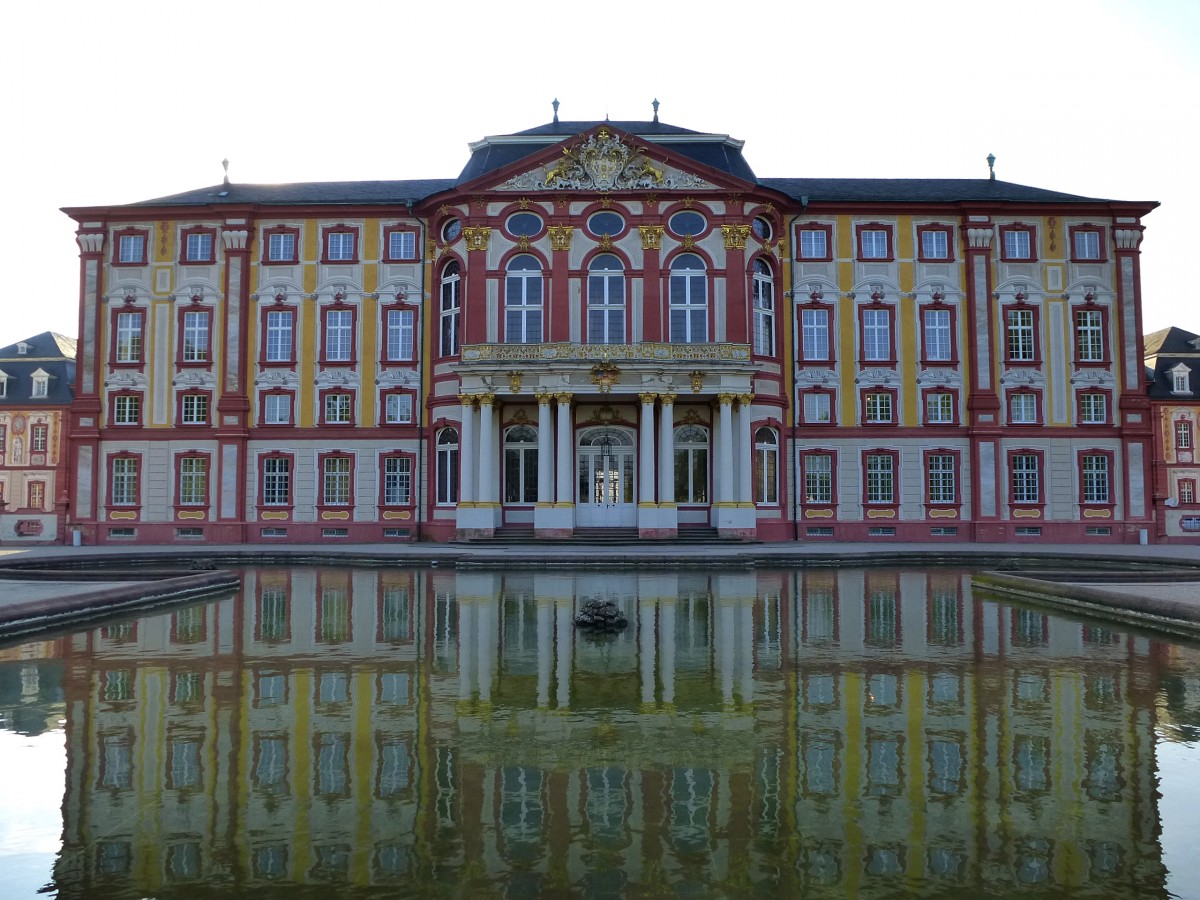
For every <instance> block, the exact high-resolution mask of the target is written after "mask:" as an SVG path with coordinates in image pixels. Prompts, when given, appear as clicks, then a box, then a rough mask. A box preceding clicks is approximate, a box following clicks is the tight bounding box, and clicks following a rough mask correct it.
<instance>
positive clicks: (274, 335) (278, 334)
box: [265, 309, 295, 363]
mask: <svg viewBox="0 0 1200 900" xmlns="http://www.w3.org/2000/svg"><path fill="white" fill-rule="evenodd" d="M294 321H295V313H294V312H293V311H292V310H290V309H272V310H268V311H267V337H266V342H265V350H266V361H267V362H269V363H290V362H291V361H292V335H293V331H294V328H293V323H294Z"/></svg>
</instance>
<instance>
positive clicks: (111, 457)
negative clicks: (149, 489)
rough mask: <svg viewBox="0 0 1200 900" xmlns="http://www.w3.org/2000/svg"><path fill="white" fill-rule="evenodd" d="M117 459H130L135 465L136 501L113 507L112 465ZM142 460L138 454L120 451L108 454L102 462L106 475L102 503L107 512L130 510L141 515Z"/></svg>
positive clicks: (143, 470)
mask: <svg viewBox="0 0 1200 900" xmlns="http://www.w3.org/2000/svg"><path fill="white" fill-rule="evenodd" d="M118 459H126V460H128V459H131V460H133V461H134V462H135V463H136V464H137V470H136V471H137V499H136V500H134V502H133V503H121V504H118V505H115V504H114V503H113V463H114V462H115V461H116V460H118ZM143 462H144V460H143V459H142V456H141V454H139V453H130V452H129V451H128V450H120V451H118V452H116V453H110V454H108V456H107V458H106V459H105V461H104V470H105V472H106V473H107V478H106V479H105V481H106V484H105V485H104V503H105V506H106V507H107V508H108V509H109V510H113V509H120V510H130V511H133V512H135V513H139V514H140V513H141V509H142V494H143V492H144V488H145V485H144V483H143V482H144V480H145V475H146V472H145V466H144V465H143V464H142V463H143Z"/></svg>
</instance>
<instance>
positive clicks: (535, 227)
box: [508, 212, 542, 237]
mask: <svg viewBox="0 0 1200 900" xmlns="http://www.w3.org/2000/svg"><path fill="white" fill-rule="evenodd" d="M508 230H509V233H510V234H515V235H516V236H517V237H533V236H534V235H535V234H537V233H538V232H540V231H541V230H542V218H541V216H539V215H536V214H534V213H531V212H519V213H514V214H513V215H511V216H509V217H508Z"/></svg>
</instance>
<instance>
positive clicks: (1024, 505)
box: [1004, 447, 1047, 519]
mask: <svg viewBox="0 0 1200 900" xmlns="http://www.w3.org/2000/svg"><path fill="white" fill-rule="evenodd" d="M1018 456H1033V457H1036V458H1037V461H1038V464H1037V466H1038V496H1037V500H1034V501H1025V500H1022V501H1019V502H1018V501H1017V500H1016V499H1015V496H1014V491H1013V487H1014V485H1013V460H1014V459H1015V458H1016V457H1018ZM1004 474H1005V476H1006V481H1007V482H1008V505H1009V507H1010V508H1011V509H1037V510H1038V511H1039V513H1040V511H1041V509H1042V507H1044V506H1045V505H1046V474H1047V473H1046V451H1044V450H1031V449H1028V448H1024V447H1014V448H1012V449H1010V450H1008V452H1007V454H1006V457H1005V467H1004ZM1038 518H1039V519H1040V518H1041V516H1040V514H1039V516H1038Z"/></svg>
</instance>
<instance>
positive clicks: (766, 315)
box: [754, 259, 775, 356]
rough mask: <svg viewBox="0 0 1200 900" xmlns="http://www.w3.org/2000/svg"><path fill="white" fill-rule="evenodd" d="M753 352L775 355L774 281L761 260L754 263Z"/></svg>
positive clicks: (761, 354) (768, 268)
mask: <svg viewBox="0 0 1200 900" xmlns="http://www.w3.org/2000/svg"><path fill="white" fill-rule="evenodd" d="M754 352H755V353H756V354H757V355H758V356H774V355H775V279H774V278H773V277H772V275H771V267H770V266H768V265H767V264H766V263H765V262H763V261H762V260H761V259H759V260H755V262H754Z"/></svg>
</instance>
